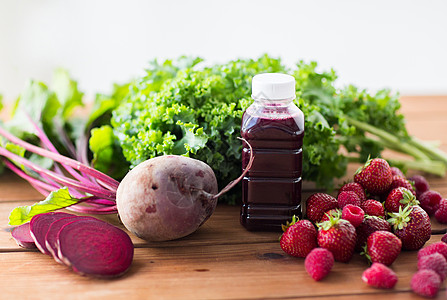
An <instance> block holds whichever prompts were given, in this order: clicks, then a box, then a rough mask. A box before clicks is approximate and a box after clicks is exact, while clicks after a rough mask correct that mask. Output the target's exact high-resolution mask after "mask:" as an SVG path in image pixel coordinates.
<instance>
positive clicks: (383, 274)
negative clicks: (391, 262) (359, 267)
mask: <svg viewBox="0 0 447 300" xmlns="http://www.w3.org/2000/svg"><path fill="white" fill-rule="evenodd" d="M362 280H363V282H365V283H366V284H368V285H370V286H373V287H376V288H379V289H392V288H393V287H394V286H395V285H396V283H397V275H396V273H394V271H393V270H391V269H390V268H388V267H387V266H385V265H384V264H381V263H373V264H372V265H371V267H369V268H368V269H366V270H365V271H364V272H363V274H362Z"/></svg>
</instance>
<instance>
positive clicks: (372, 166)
mask: <svg viewBox="0 0 447 300" xmlns="http://www.w3.org/2000/svg"><path fill="white" fill-rule="evenodd" d="M392 180H393V178H392V174H391V168H390V165H389V164H388V162H387V161H386V160H384V159H382V158H374V159H370V160H368V161H367V162H366V163H365V165H364V166H362V167H360V168H359V169H358V170H357V172H356V173H355V175H354V181H355V182H357V183H359V184H360V185H361V186H363V187H364V188H365V189H366V191H367V192H368V193H370V194H372V195H381V194H383V193H385V192H386V191H388V190H389V188H390V186H391V182H392Z"/></svg>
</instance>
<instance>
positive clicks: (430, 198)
mask: <svg viewBox="0 0 447 300" xmlns="http://www.w3.org/2000/svg"><path fill="white" fill-rule="evenodd" d="M441 200H442V196H441V194H440V193H438V192H435V191H432V190H428V191H426V192H424V193H422V195H420V196H419V202H421V207H422V208H423V209H424V210H425V211H426V212H427V214H428V215H429V216H432V215H433V214H434V213H435V212H436V211H437V210H438V208H439V202H441Z"/></svg>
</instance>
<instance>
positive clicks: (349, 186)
mask: <svg viewBox="0 0 447 300" xmlns="http://www.w3.org/2000/svg"><path fill="white" fill-rule="evenodd" d="M347 191H350V192H354V193H356V194H357V196H359V198H360V201H361V202H363V201H365V200H366V193H365V189H364V188H363V187H362V186H361V185H360V184H358V183H357V182H348V183H346V184H344V185H343V186H342V187H341V188H340V190H339V191H338V193H339V194H340V193H341V192H347Z"/></svg>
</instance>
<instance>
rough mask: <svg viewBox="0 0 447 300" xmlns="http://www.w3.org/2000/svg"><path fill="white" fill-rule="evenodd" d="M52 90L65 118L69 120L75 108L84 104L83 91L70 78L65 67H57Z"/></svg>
mask: <svg viewBox="0 0 447 300" xmlns="http://www.w3.org/2000/svg"><path fill="white" fill-rule="evenodd" d="M52 90H53V91H54V93H55V94H56V97H57V99H58V100H59V103H60V104H61V111H60V112H59V113H60V115H61V117H62V119H63V120H67V119H68V117H69V116H70V115H71V113H72V111H73V109H74V108H76V107H77V106H83V103H82V97H83V93H82V92H80V91H79V89H78V83H77V82H76V81H74V80H73V79H71V78H70V75H69V74H68V72H67V71H66V70H64V69H60V68H59V69H56V70H55V71H54V75H53V83H52Z"/></svg>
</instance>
